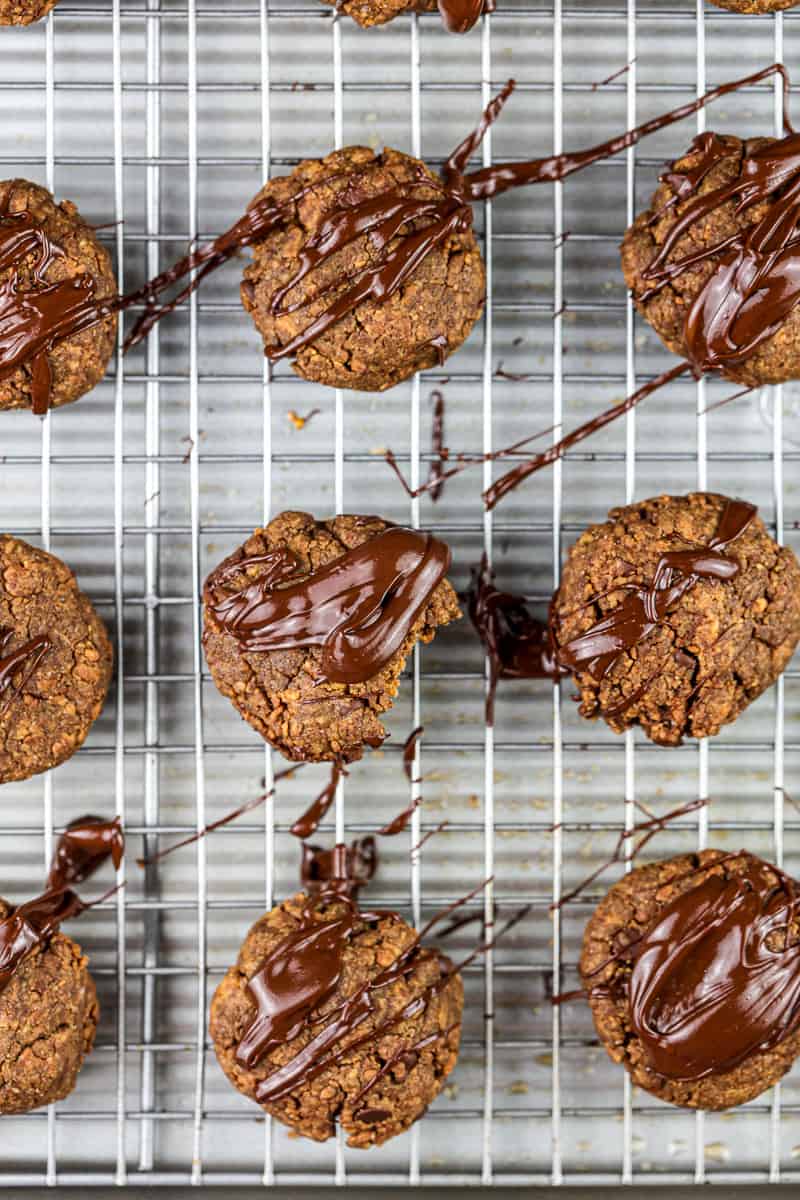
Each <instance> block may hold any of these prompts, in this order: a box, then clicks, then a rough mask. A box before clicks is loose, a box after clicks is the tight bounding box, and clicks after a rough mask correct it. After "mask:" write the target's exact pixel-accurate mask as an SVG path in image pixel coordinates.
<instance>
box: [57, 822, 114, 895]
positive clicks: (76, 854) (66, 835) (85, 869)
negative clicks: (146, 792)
mask: <svg viewBox="0 0 800 1200" xmlns="http://www.w3.org/2000/svg"><path fill="white" fill-rule="evenodd" d="M124 853H125V835H124V834H123V832H122V825H121V822H120V819H119V817H115V818H114V820H113V821H103V820H101V818H100V817H78V818H77V819H76V820H74V821H71V822H70V824H69V825H68V826H67V828H66V829H65V830H64V832H63V833H62V834H61V836H60V838H59V839H58V842H57V843H56V849H55V853H54V855H53V861H52V863H51V864H50V874H49V875H48V877H47V888H48V891H57V890H60V889H63V888H66V887H67V886H68V885H69V884H71V883H83V882H84V880H86V879H88V878H89V877H90V876H91V875H94V873H95V871H97V870H99V868H100V867H101V866H102V865H103V863H104V862H106V860H107V859H109V858H110V859H111V860H112V862H113V864H114V868H115V870H119V868H120V865H121V863H122V857H123V855H124Z"/></svg>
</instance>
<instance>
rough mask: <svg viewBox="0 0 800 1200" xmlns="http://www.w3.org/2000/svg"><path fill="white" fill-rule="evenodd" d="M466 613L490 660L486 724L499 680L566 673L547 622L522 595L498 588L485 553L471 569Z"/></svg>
mask: <svg viewBox="0 0 800 1200" xmlns="http://www.w3.org/2000/svg"><path fill="white" fill-rule="evenodd" d="M469 615H470V620H471V621H472V624H473V625H474V626H475V629H476V631H477V634H478V637H479V638H480V639H481V641H482V642H483V645H484V648H485V650H486V656H487V658H488V660H489V686H488V688H487V692H486V724H487V725H493V724H494V700H495V692H496V690H497V683H498V680H500V679H551V680H552V681H553V682H554V683H557V682H558V681H559V679H561V678H562V676H563V675H565V674H566V673H567V672H566V668H565V667H564V666H563V665H562V664H561V663H560V662H559V661H558V659H557V658H556V655H555V651H554V647H553V639H552V635H551V632H550V626H549V623H544V622H542V621H539V620H537V619H536V617H534V616H533V614H532V613H531V612H530V610H529V608H528V606H527V604H526V602H525V600H524V599H523V598H522V596H515V595H513V594H512V593H511V592H499V591H498V590H497V588H496V587H495V586H494V571H492V569H491V568H490V566H489V560H488V559H487V557H486V555H485V554H484V555H483V558H482V559H481V563H480V566H479V567H478V568H477V569H476V570H473V572H472V586H471V588H470V592H469Z"/></svg>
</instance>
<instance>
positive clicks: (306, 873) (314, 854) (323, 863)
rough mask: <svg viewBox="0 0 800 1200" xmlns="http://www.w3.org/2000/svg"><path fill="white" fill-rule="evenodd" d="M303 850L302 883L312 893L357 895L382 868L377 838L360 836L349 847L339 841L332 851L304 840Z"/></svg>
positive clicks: (305, 890)
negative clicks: (379, 863)
mask: <svg viewBox="0 0 800 1200" xmlns="http://www.w3.org/2000/svg"><path fill="white" fill-rule="evenodd" d="M302 851H303V857H302V861H301V865H300V882H301V884H302V887H303V891H304V892H306V893H307V894H308V895H309V896H316V895H319V894H320V893H321V892H326V893H336V895H344V896H355V895H356V894H357V893H358V891H359V890H360V889H361V888H362V887H366V885H367V884H368V883H369V882H370V880H371V879H372V877H373V875H374V874H375V871H376V870H377V868H378V847H377V845H376V843H375V838H374V837H363V838H356V840H355V841H353V842H351V843H350V845H349V846H348V845H347V844H346V843H345V842H337V843H336V845H335V846H333V847H332V848H331V849H330V850H326V849H325V847H324V846H312V845H311V844H310V843H309V842H304V843H303V847H302Z"/></svg>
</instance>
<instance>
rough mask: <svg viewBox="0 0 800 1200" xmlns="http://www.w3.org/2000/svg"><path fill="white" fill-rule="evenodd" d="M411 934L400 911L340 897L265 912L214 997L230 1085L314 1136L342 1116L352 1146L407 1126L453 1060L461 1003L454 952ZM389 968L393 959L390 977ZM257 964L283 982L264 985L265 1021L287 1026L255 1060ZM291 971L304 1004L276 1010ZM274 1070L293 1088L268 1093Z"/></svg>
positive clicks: (330, 1131)
mask: <svg viewBox="0 0 800 1200" xmlns="http://www.w3.org/2000/svg"><path fill="white" fill-rule="evenodd" d="M337 921H339V922H340V923H342V924H344V925H345V927H346V929H347V933H346V934H344V935H341V936H340V937H339V939H338V941H336V942H335V948H334V949H333V951H332V950H331V945H332V944H333V936H332V934H329V933H328V931H329V930H332V931H333V932H334V933H335V932H336V923H337ZM326 927H327V928H326ZM309 936H310V937H312V938H313V939H314V940H315V943H316V946H315V949H314V950H312V953H311V956H310V958H309V959H308V960H304V959H303V958H302V957H301V955H302V953H303V952H302V950H301V949H299V948H298V947H299V946H300V941H301V939H307V938H308V937H309ZM326 938H327V939H328V940H327V941H325V940H323V939H326ZM415 942H416V935H415V933H414V930H413V929H411V927H410V926H409V925H407V924H406V923H405V921H403V920H401V918H400V917H398V916H397V915H396V914H394V913H389V912H384V913H359V912H358V910H357V909H355V908H354V907H353V906H352V904H351V903H349V902H347V901H343V900H341V899H337V898H335V897H325V896H323V897H320V898H317V899H316V900H309V899H308V897H306V896H305V895H303V894H302V893H301V894H299V895H297V896H295V897H293V898H292V899H290V900H286V901H285V902H284V903H283V904H281V905H280V906H279V907H277V908H274V909H272V911H271V912H268V913H265V915H264V916H262V917H260V918H259V920H258V921H256V923H255V925H253V927H252V929H251V930H250V932H249V933H248V935H247V937H246V938H245V941H244V943H243V945H242V947H241V950H240V952H239V957H238V961H237V963H236V966H234V967H231V969H230V970H229V971H228V973H227V974H226V975H225V977H224V979H223V980H222V982H221V983H220V985H219V987H218V988H217V991H216V994H215V995H214V998H213V1000H212V1002H211V1021H210V1032H211V1038H212V1040H213V1042H214V1049H215V1051H216V1055H217V1059H218V1060H219V1063H220V1066H221V1067H222V1069H223V1071H224V1072H225V1074H226V1075H227V1076H228V1078H229V1080H230V1081H231V1083H232V1084H233V1085H234V1087H236V1088H237V1089H238V1090H239V1091H240V1092H242V1094H243V1095H245V1096H247V1097H249V1098H250V1099H252V1100H255V1101H256V1102H257V1103H260V1104H261V1105H262V1107H263V1108H264V1109H265V1110H266V1111H267V1112H269V1113H271V1114H272V1115H273V1116H274V1117H277V1119H278V1120H279V1121H282V1122H283V1123H284V1124H285V1125H288V1126H289V1127H290V1128H291V1129H292V1130H294V1131H295V1132H296V1133H299V1134H302V1135H303V1136H304V1137H309V1138H313V1139H314V1140H315V1141H325V1140H326V1139H327V1138H329V1137H332V1136H333V1135H334V1133H335V1129H336V1123H337V1122H338V1123H339V1124H340V1125H341V1126H342V1128H343V1130H344V1131H345V1133H346V1134H347V1135H348V1145H350V1146H356V1147H359V1148H367V1147H369V1146H377V1145H380V1144H381V1143H382V1142H385V1141H386V1140H387V1139H388V1138H390V1137H394V1136H395V1135H396V1134H398V1133H402V1132H403V1130H405V1129H408V1127H409V1126H410V1125H412V1124H413V1122H414V1121H416V1120H417V1119H418V1118H419V1117H421V1116H422V1115H423V1114H424V1113H425V1110H426V1109H427V1108H428V1106H429V1105H430V1104H431V1102H432V1101H433V1100H434V1099H435V1097H436V1096H437V1095H438V1094H439V1092H440V1091H441V1089H442V1086H443V1085H444V1081H445V1079H446V1078H447V1076H448V1075H449V1074H450V1072H451V1071H452V1069H453V1067H454V1066H455V1062H456V1057H457V1054H458V1044H459V1038H460V1033H461V1014H462V1009H463V986H462V983H461V978H460V976H459V975H458V974H457V973H455V972H454V971H453V968H452V965H451V964H450V962H449V960H447V959H446V958H444V957H443V956H441V955H440V954H439V953H438V952H437V951H435V950H431V949H428V948H421V947H419V946H415ZM393 966H397V967H398V968H399V969H398V971H397V974H396V976H395V977H394V978H393V979H392V980H391V981H390V982H389V983H388V984H386V983H384V982H383V979H385V977H386V976H387V974H390V973H391V971H392V968H393ZM259 972H260V973H261V975H260V978H262V979H264V978H267V979H275V980H276V981H278V983H279V985H280V993H279V995H278V996H277V997H276V995H275V992H272V991H270V990H269V987H268V986H267V991H266V993H265V995H266V1000H265V1004H264V1005H263V1006H262V1010H263V1012H264V1013H266V1014H268V1017H267V1019H268V1020H269V1019H272V1020H274V1021H281V1020H283V1025H282V1027H281V1034H283V1035H284V1036H280V1035H278V1034H277V1031H276V1036H275V1037H274V1038H273V1039H272V1043H271V1048H269V1049H267V1050H266V1053H264V1054H260V1053H255V1054H254V1055H253V1057H252V1058H251V1057H250V1056H249V1053H248V1051H249V1048H250V1047H249V1044H248V1039H249V1037H250V1036H251V1035H250V1031H251V1028H252V1025H253V1021H254V1017H255V1016H256V1011H257V1010H256V1004H255V1002H254V999H253V997H252V993H251V992H250V991H249V990H248V981H249V980H251V979H253V977H254V976H257V975H258V974H259ZM267 972H271V973H270V974H267ZM284 972H288V973H284ZM317 973H319V975H317ZM312 977H313V978H312ZM287 978H292V979H293V980H297V981H298V983H297V986H298V989H300V990H304V991H305V1001H306V1003H305V1006H304V1007H299V1008H298V1007H295V1008H294V1009H293V1010H292V1011H291V1013H284V1014H283V1015H282V1014H281V1012H280V1010H281V1008H282V1007H284V1005H285V1003H286V1000H285V992H284V989H283V986H282V983H281V981H282V980H285V979H287ZM310 980H311V982H310ZM370 985H374V986H372V987H371V986H370ZM319 997H323V998H322V999H321V1000H320V999H319ZM360 999H365V1004H364V1005H363V1006H359V1000H360ZM348 1006H349V1007H348ZM403 1014H405V1015H403ZM337 1021H338V1022H340V1023H339V1025H338V1026H337ZM289 1025H291V1026H292V1028H290V1029H289V1035H290V1036H288V1037H286V1036H285V1033H286V1029H287V1026H289ZM312 1042H313V1045H312ZM267 1044H269V1043H267ZM301 1055H302V1056H303V1057H302V1058H301V1057H299V1056H301ZM325 1055H327V1056H328V1057H327V1059H325V1060H324V1061H323V1057H324V1056H325ZM243 1058H244V1059H246V1060H247V1061H245V1062H243V1061H242V1059H243ZM301 1063H302V1064H303V1065H302V1067H301V1065H300V1064H301ZM289 1064H291V1065H289ZM281 1069H283V1074H282V1075H281V1076H280V1079H281V1080H282V1081H283V1082H284V1083H285V1086H286V1088H287V1089H288V1090H286V1091H285V1092H284V1094H281V1095H274V1096H273V1097H272V1098H270V1097H269V1096H268V1095H267V1096H265V1094H264V1092H263V1089H264V1088H267V1087H269V1086H271V1088H272V1092H273V1093H276V1092H278V1091H279V1090H280V1088H279V1085H278V1078H279V1077H278V1075H277V1073H278V1072H279V1071H281ZM287 1073H288V1074H287ZM265 1081H267V1082H265Z"/></svg>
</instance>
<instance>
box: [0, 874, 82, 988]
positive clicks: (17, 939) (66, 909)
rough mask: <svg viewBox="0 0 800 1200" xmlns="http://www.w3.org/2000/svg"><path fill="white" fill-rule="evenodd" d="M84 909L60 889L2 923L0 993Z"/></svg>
mask: <svg viewBox="0 0 800 1200" xmlns="http://www.w3.org/2000/svg"><path fill="white" fill-rule="evenodd" d="M85 908H86V905H85V904H84V903H83V901H82V900H81V899H80V897H79V896H77V895H76V894H75V892H71V891H65V890H64V889H63V888H59V889H58V890H57V891H48V892H45V893H44V895H42V896H37V897H36V899H34V900H28V901H27V902H26V903H25V904H20V905H19V906H18V907H17V908H15V909H13V911H12V912H11V913H10V914H9V915H8V916H7V917H5V918H4V919H3V920H2V921H0V992H2V991H3V990H4V989H5V988H6V987H7V986H8V983H9V981H10V979H11V977H12V975H13V974H14V972H15V971H16V969H17V967H18V966H19V965H20V963H21V962H22V961H23V960H24V959H26V958H27V957H28V955H29V954H32V953H33V951H34V950H37V949H39V947H41V946H45V945H46V944H47V942H48V941H49V940H50V938H51V937H52V936H53V934H54V933H57V932H58V928H59V926H60V924H61V922H62V921H66V920H67V918H68V917H77V916H78V915H79V914H80V913H82V912H83V911H84V909H85Z"/></svg>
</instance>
